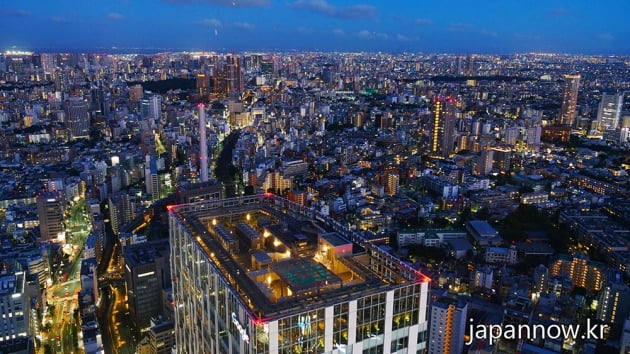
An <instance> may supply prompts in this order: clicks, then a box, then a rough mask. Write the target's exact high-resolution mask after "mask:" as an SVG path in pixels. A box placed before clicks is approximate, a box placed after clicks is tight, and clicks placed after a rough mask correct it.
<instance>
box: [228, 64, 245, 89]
mask: <svg viewBox="0 0 630 354" xmlns="http://www.w3.org/2000/svg"><path fill="white" fill-rule="evenodd" d="M225 60H226V63H225V80H226V90H227V92H228V93H230V92H242V91H243V89H244V86H243V69H242V68H241V57H240V56H238V55H229V56H227V57H226V58H225Z"/></svg>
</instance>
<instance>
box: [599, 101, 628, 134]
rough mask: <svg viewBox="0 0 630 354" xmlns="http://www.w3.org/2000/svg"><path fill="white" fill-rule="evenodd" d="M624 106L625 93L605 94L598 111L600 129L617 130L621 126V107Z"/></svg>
mask: <svg viewBox="0 0 630 354" xmlns="http://www.w3.org/2000/svg"><path fill="white" fill-rule="evenodd" d="M622 106H623V93H620V94H614V95H610V94H607V93H605V94H603V95H602V100H601V101H600V103H599V110H598V111H597V125H598V129H599V131H605V130H615V129H617V127H618V126H619V118H620V117H621V108H622Z"/></svg>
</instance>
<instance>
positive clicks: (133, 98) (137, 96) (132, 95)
mask: <svg viewBox="0 0 630 354" xmlns="http://www.w3.org/2000/svg"><path fill="white" fill-rule="evenodd" d="M142 96H144V91H143V89H142V85H140V84H138V85H133V86H131V87H130V88H129V102H130V103H138V102H140V100H141V99H142Z"/></svg>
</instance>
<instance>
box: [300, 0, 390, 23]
mask: <svg viewBox="0 0 630 354" xmlns="http://www.w3.org/2000/svg"><path fill="white" fill-rule="evenodd" d="M288 7H289V8H291V9H295V10H306V11H311V12H314V13H318V14H320V15H324V16H328V17H333V18H342V19H349V20H361V19H374V18H376V16H377V15H378V11H377V10H376V8H375V7H374V6H370V5H365V4H359V5H352V6H346V7H338V6H334V5H331V4H329V3H328V1H326V0H298V1H296V2H293V3H290V4H289V5H288Z"/></svg>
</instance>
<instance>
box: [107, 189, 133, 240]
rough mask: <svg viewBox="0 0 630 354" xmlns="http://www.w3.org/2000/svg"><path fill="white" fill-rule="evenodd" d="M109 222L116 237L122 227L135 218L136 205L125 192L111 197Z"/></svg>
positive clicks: (109, 201)
mask: <svg viewBox="0 0 630 354" xmlns="http://www.w3.org/2000/svg"><path fill="white" fill-rule="evenodd" d="M107 203H108V205H109V220H110V223H111V225H112V231H113V232H114V235H118V233H119V232H120V227H121V226H122V225H124V224H126V223H128V222H130V221H131V220H133V218H134V217H135V212H134V209H135V208H134V204H133V202H132V201H131V198H130V197H129V194H127V193H125V192H119V193H116V194H114V195H112V196H110V197H109V199H108V201H107Z"/></svg>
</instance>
